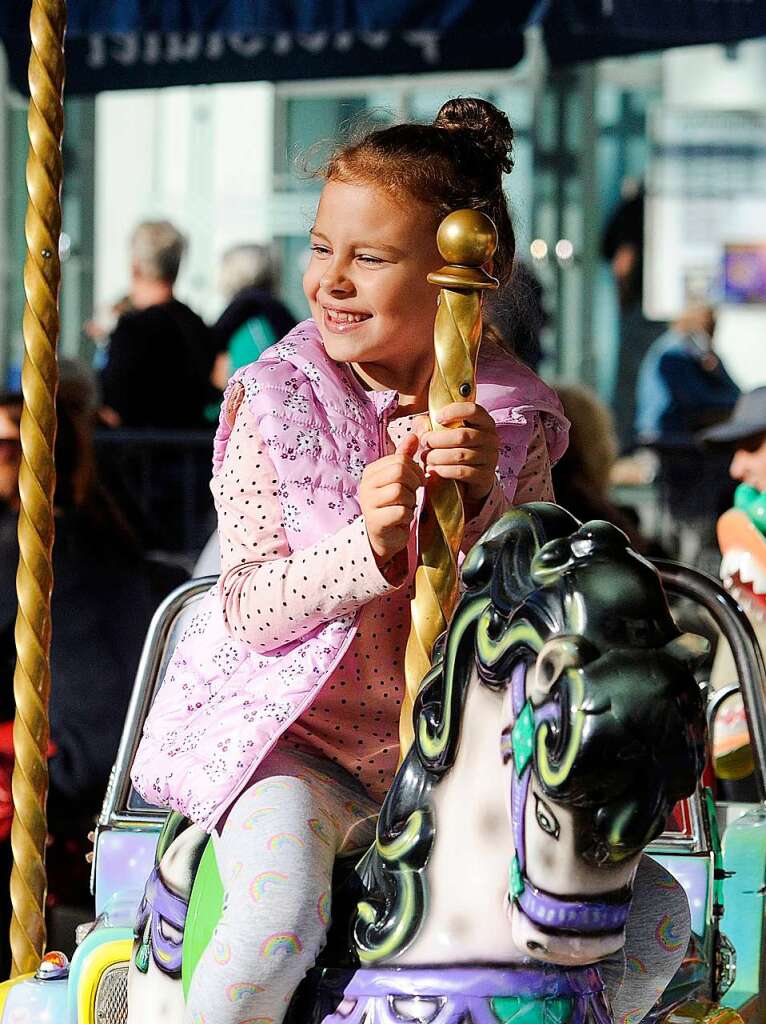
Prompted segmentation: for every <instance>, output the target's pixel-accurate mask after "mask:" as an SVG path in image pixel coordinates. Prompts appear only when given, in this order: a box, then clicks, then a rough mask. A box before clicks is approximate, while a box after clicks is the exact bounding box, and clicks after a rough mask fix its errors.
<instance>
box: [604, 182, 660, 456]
mask: <svg viewBox="0 0 766 1024" xmlns="http://www.w3.org/2000/svg"><path fill="white" fill-rule="evenodd" d="M601 255H602V256H603V258H604V259H605V260H606V261H607V262H608V263H609V264H610V266H611V269H612V276H613V278H614V283H615V286H616V289H617V302H618V306H619V311H620V326H619V332H620V333H619V347H618V353H617V374H616V380H615V390H614V400H613V403H612V405H613V409H614V416H615V427H616V430H617V437H618V440H619V445H620V451H621V452H628V451H631V450H632V449H633V448H634V447H635V435H634V421H635V408H636V376H637V374H638V368H639V366H640V365H641V361H642V360H643V358H644V355H645V354H646V352H647V350H648V348H649V346H650V345H651V344H652V342H653V341H654V340H655V339H656V338H657V337H658V336H659V335H660V334H662V332H663V331H664V330H665V326H666V325H665V324H664V323H660V322H658V321H654V320H648V319H647V318H646V317H645V316H644V311H643V307H642V297H643V295H642V293H643V274H644V190H643V187H642V186H641V185H639V184H638V183H637V182H634V181H626V183H625V186H624V196H623V199H622V201H621V202H620V203H619V205H618V206H617V208H616V209H615V211H614V212H613V214H612V216H611V217H610V218H609V220H608V221H607V224H606V227H605V229H604V234H603V236H602V240H601Z"/></svg>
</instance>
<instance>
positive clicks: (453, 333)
mask: <svg viewBox="0 0 766 1024" xmlns="http://www.w3.org/2000/svg"><path fill="white" fill-rule="evenodd" d="M436 241H437V243H438V246H439V252H440V253H441V255H442V257H443V259H444V260H446V262H447V266H445V267H442V269H441V270H440V271H438V273H436V274H429V275H428V280H429V281H430V282H431V283H432V284H438V285H440V287H441V292H440V295H439V308H438V310H437V313H436V323H435V324H434V357H435V359H434V372H433V376H432V378H431V385H430V387H429V390H428V414H429V416H430V419H431V423H432V424H433V423H434V422H435V416H436V413H437V412H439V410H440V409H443V408H444V406H445V405H449V404H450V403H451V402H472V401H474V399H475V395H476V360H477V358H478V354H479V343H480V342H481V293H482V291H484V290H485V289H487V288H497V281H496V280H495V279H494V278H493V277H490V276H489V274H486V273H485V272H484V271H483V270H482V269H481V268H482V266H483V265H484V264H486V263H488V262H489V260H490V259H491V258H492V255H493V253H494V251H495V249H496V248H497V231H496V230H495V226H494V224H493V223H492V221H491V220H490V219H489V217H485V216H484V214H482V213H478V212H477V211H476V210H457V211H456V212H455V213H451V214H450V215H449V216H448V217H445V219H444V220H443V221H442V223H441V224H440V225H439V231H438V234H437V236H436ZM464 525H465V523H464V515H463V498H462V494H461V489H460V486H459V484H458V483H457V481H455V480H444V479H442V478H441V477H438V476H435V475H434V476H432V477H431V479H430V480H429V482H428V485H427V487H426V497H425V502H424V505H423V509H422V512H421V515H420V520H419V523H418V551H419V555H418V566H417V569H416V571H415V596H414V598H413V600H412V604H411V611H412V626H411V628H410V635H409V638H408V640H407V649H406V651H405V655H404V675H405V684H406V690H405V694H404V699H403V700H402V712H401V717H400V719H399V741H400V744H401V757H402V758H403V757H404V756H405V754H406V753H407V751H408V750H409V748H410V746H411V744H412V740H413V735H414V733H413V723H412V709H413V706H414V702H415V697H416V696H417V692H418V689H419V687H420V684H421V682H422V680H423V677H424V676H425V674H426V672H427V671H428V669H429V668H430V666H431V651H432V649H433V645H434V642H435V641H436V638H437V637H438V636H439V634H440V633H442V632H443V631H444V630H445V629H446V628H447V623H448V621H449V618H450V616H451V614H452V611H453V609H454V607H455V603H456V601H457V593H458V586H457V585H458V573H457V556H458V551H459V550H460V544H461V542H462V539H463V528H464Z"/></svg>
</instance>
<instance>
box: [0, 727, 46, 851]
mask: <svg viewBox="0 0 766 1024" xmlns="http://www.w3.org/2000/svg"><path fill="white" fill-rule="evenodd" d="M55 753H56V747H55V745H54V744H53V743H49V744H48V757H51V756H52V755H53V754H55ZM12 775H13V722H0V841H2V840H4V839H7V838H8V836H9V835H10V834H11V824H12V822H13V794H12V792H11V776H12Z"/></svg>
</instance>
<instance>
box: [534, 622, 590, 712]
mask: <svg viewBox="0 0 766 1024" xmlns="http://www.w3.org/2000/svg"><path fill="white" fill-rule="evenodd" d="M597 657H598V651H597V650H596V648H595V647H593V645H592V644H590V643H589V642H588V641H587V640H585V639H584V638H583V637H579V636H554V637H552V638H551V639H550V640H548V641H547V643H545V644H544V645H543V647H542V648H541V650H540V653H539V654H538V655H537V660H536V661H535V664H534V666H533V667H532V669H531V676H530V677H528V683H527V696H528V697H529V699H530V700H531V701H532V704H533V705H534V706H535V707H539V706H540V705H541V704H544V703H545V702H546V700H547V699H548V696H549V695H550V692H551V690H552V689H553V687H554V686H555V684H556V683H557V682H558V681H559V679H560V678H561V676H562V675H563V674H564V672H566V670H567V669H568V668H581V667H582V666H583V665H587V664H588V662H589V661H594V660H595V659H596V658H597Z"/></svg>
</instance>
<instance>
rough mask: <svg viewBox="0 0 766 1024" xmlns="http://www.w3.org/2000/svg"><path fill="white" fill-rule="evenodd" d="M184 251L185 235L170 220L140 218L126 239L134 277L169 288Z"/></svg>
mask: <svg viewBox="0 0 766 1024" xmlns="http://www.w3.org/2000/svg"><path fill="white" fill-rule="evenodd" d="M185 251H186V238H185V237H184V236H183V235H182V234H181V232H180V231H179V230H178V228H176V227H175V226H174V225H173V224H171V223H170V221H167V220H154V221H150V220H147V221H144V222H143V223H142V224H139V225H137V227H135V228H134V229H133V234H132V235H131V239H130V255H131V270H132V274H133V278H134V280H135V279H136V278H138V279H139V280H144V281H155V282H162V283H164V284H165V286H166V287H167V286H169V287H170V288H171V290H172V286H173V284H174V283H175V280H176V278H177V277H178V270H179V268H180V266H181V260H182V259H183V255H184V253H185Z"/></svg>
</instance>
